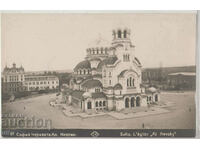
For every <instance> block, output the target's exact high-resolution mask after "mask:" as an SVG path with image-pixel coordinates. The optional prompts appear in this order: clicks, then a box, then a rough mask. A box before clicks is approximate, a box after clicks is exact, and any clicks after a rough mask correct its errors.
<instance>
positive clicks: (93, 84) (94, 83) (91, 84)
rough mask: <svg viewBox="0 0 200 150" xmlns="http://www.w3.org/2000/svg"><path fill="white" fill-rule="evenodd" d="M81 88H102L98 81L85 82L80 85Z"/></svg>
mask: <svg viewBox="0 0 200 150" xmlns="http://www.w3.org/2000/svg"><path fill="white" fill-rule="evenodd" d="M82 86H83V87H86V88H89V89H91V88H95V87H101V88H102V87H103V86H102V83H101V82H100V81H99V80H95V79H91V80H87V81H85V82H84V83H83V84H82Z"/></svg>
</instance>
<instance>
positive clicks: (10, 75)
mask: <svg viewBox="0 0 200 150" xmlns="http://www.w3.org/2000/svg"><path fill="white" fill-rule="evenodd" d="M58 87H59V79H58V77H56V76H50V75H48V76H47V75H33V74H29V73H26V72H25V70H24V68H23V67H22V66H21V67H16V64H15V63H13V66H12V67H11V68H9V67H7V66H6V67H5V68H4V70H3V72H2V93H7V94H14V93H19V92H24V91H39V90H51V89H58Z"/></svg>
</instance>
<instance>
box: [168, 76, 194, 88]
mask: <svg viewBox="0 0 200 150" xmlns="http://www.w3.org/2000/svg"><path fill="white" fill-rule="evenodd" d="M167 85H168V88H169V89H175V90H195V89H196V73H195V72H176V73H170V74H168V76H167Z"/></svg>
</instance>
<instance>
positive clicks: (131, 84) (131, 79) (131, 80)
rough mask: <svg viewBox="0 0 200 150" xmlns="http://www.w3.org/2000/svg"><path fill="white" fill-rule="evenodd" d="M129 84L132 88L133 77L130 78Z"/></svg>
mask: <svg viewBox="0 0 200 150" xmlns="http://www.w3.org/2000/svg"><path fill="white" fill-rule="evenodd" d="M129 82H130V86H132V77H130V79H129Z"/></svg>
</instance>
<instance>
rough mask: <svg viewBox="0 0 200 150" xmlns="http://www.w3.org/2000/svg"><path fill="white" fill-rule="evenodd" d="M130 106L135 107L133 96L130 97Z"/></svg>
mask: <svg viewBox="0 0 200 150" xmlns="http://www.w3.org/2000/svg"><path fill="white" fill-rule="evenodd" d="M131 107H135V97H132V98H131Z"/></svg>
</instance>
